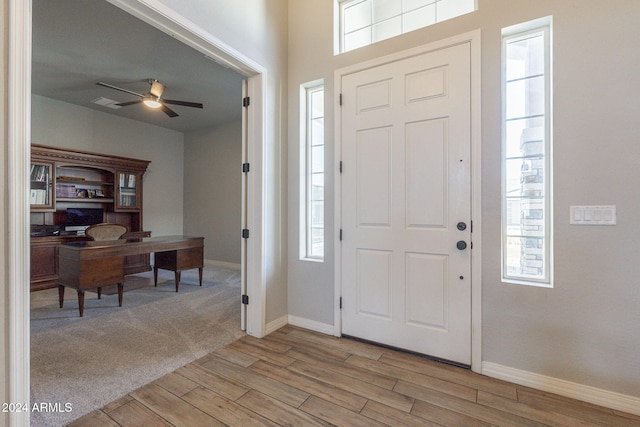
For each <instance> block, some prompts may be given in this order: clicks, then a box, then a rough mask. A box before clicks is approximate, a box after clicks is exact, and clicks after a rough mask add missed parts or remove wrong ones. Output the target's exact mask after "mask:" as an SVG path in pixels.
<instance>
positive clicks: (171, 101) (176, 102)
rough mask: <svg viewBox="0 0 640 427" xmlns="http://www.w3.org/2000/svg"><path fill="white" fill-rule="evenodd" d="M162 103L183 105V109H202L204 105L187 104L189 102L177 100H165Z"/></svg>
mask: <svg viewBox="0 0 640 427" xmlns="http://www.w3.org/2000/svg"><path fill="white" fill-rule="evenodd" d="M162 102H164V103H165V104H172V105H182V106H183V107H193V108H202V107H203V105H202V104H200V103H199V102H187V101H176V100H175V99H163V100H162Z"/></svg>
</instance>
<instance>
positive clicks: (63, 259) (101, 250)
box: [58, 236, 204, 317]
mask: <svg viewBox="0 0 640 427" xmlns="http://www.w3.org/2000/svg"><path fill="white" fill-rule="evenodd" d="M203 249H204V237H189V236H165V237H149V238H145V239H142V241H134V242H130V241H121V242H91V241H89V242H73V243H66V244H61V245H60V246H59V250H58V296H59V300H60V308H62V306H63V304H64V290H65V287H70V288H73V289H76V290H77V291H78V308H79V310H80V317H82V316H83V314H84V291H85V290H86V289H91V288H97V287H101V286H104V285H109V284H113V283H117V284H118V305H120V306H122V293H123V283H124V275H125V274H124V258H125V257H126V256H130V255H140V254H146V253H150V252H154V253H155V256H156V257H159V259H160V264H159V265H156V266H155V267H154V283H155V284H157V274H158V273H157V269H158V268H162V269H168V270H172V271H175V279H176V292H177V291H178V283H179V282H180V271H182V270H187V269H191V268H198V270H199V273H200V286H202V268H203V267H204V259H203V253H204V250H203Z"/></svg>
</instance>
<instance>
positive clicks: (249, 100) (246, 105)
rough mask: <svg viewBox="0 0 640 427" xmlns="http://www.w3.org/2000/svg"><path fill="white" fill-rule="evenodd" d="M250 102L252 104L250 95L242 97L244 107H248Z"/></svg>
mask: <svg viewBox="0 0 640 427" xmlns="http://www.w3.org/2000/svg"><path fill="white" fill-rule="evenodd" d="M249 104H251V98H249V97H248V96H246V97H244V98H242V106H243V107H248V106H249Z"/></svg>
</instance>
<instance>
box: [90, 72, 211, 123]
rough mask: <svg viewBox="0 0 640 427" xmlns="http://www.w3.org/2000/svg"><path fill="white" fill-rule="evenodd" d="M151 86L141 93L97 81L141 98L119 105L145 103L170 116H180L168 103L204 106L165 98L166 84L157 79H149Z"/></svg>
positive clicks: (119, 104)
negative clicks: (144, 92)
mask: <svg viewBox="0 0 640 427" xmlns="http://www.w3.org/2000/svg"><path fill="white" fill-rule="evenodd" d="M147 81H148V82H149V84H150V85H151V87H150V88H149V92H147V93H146V94H141V93H137V92H133V91H130V90H128V89H123V88H121V87H117V86H113V85H110V84H108V83H104V82H98V83H96V84H97V85H99V86H104V87H107V88H109V89H114V90H119V91H120V92H124V93H128V94H131V95H135V96H137V97H139V98H140V99H139V100H137V101H129V102H120V103H118V104H116V105H117V106H119V107H127V106H129V105H134V104H140V103H142V104H144V105H146V106H147V107H149V108H152V109H158V108H159V109H162V111H163V112H164V113H165V114H166V115H167V116H169V117H178V113H176V112H175V111H173V110H172V109H170V108H169V107H167V104H170V105H180V106H183V107H191V108H203V105H202V104H201V103H199V102H188V101H178V100H175V99H163V98H162V94H163V93H164V89H165V87H166V86H165V85H163V84H162V83H160V82H159V81H157V80H156V79H147Z"/></svg>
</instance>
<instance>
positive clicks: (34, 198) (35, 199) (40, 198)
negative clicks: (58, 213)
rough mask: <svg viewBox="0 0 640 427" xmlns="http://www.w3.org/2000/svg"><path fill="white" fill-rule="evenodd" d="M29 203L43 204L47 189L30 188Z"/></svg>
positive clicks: (45, 201) (45, 199) (45, 200)
mask: <svg viewBox="0 0 640 427" xmlns="http://www.w3.org/2000/svg"><path fill="white" fill-rule="evenodd" d="M30 203H31V204H32V205H44V204H46V203H47V190H41V189H37V188H32V189H31V195H30Z"/></svg>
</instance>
